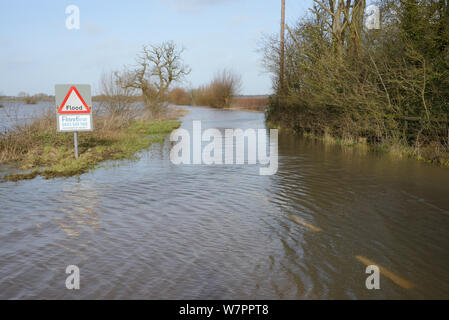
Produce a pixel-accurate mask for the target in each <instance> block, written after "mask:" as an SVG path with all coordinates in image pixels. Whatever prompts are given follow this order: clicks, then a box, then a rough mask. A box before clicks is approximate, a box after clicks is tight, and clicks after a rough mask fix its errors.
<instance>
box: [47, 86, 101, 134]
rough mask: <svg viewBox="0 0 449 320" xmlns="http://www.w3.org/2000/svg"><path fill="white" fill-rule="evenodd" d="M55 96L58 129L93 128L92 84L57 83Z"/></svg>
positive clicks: (82, 129) (74, 130) (69, 130)
mask: <svg viewBox="0 0 449 320" xmlns="http://www.w3.org/2000/svg"><path fill="white" fill-rule="evenodd" d="M55 96H56V108H57V113H56V114H57V123H58V125H57V126H58V131H60V132H76V131H92V130H93V121H92V98H91V91H90V85H86V84H81V85H80V84H76V85H71V84H57V85H56V86H55Z"/></svg>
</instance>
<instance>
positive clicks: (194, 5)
mask: <svg viewBox="0 0 449 320" xmlns="http://www.w3.org/2000/svg"><path fill="white" fill-rule="evenodd" d="M238 1H239V0H169V1H168V2H170V3H171V4H172V5H175V7H176V9H177V10H180V11H192V10H197V9H202V8H205V7H210V6H214V5H219V4H223V3H231V2H238Z"/></svg>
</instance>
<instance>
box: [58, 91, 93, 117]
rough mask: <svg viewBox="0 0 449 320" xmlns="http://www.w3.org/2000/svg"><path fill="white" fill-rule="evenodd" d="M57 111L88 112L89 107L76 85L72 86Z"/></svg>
mask: <svg viewBox="0 0 449 320" xmlns="http://www.w3.org/2000/svg"><path fill="white" fill-rule="evenodd" d="M58 113H90V108H89V107H88V106H87V104H86V102H85V101H84V99H83V97H81V95H80V93H79V92H78V90H76V87H75V86H72V87H70V89H69V92H68V93H67V96H66V97H65V98H64V101H63V102H62V104H61V106H60V107H59V109H58Z"/></svg>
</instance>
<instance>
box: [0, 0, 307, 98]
mask: <svg viewBox="0 0 449 320" xmlns="http://www.w3.org/2000/svg"><path fill="white" fill-rule="evenodd" d="M280 2H281V1H280V0H264V1H261V0H258V1H256V0H152V1H149V0H147V1H143V0H129V1H112V0H110V1H102V0H96V1H92V0H91V1H76V0H72V1H64V0H58V1H56V0H53V1H49V0H40V1H24V0H15V1H7V0H0V92H1V93H3V94H5V95H17V93H18V92H20V91H26V92H29V93H31V94H35V93H39V92H44V93H47V94H54V85H55V84H56V83H89V84H91V85H92V88H93V91H94V92H93V93H94V94H95V93H98V83H99V79H100V76H101V73H102V72H107V71H111V70H114V69H121V68H122V67H123V66H124V65H132V64H133V63H134V61H135V57H136V54H137V53H138V52H139V50H140V49H141V47H142V45H144V44H157V43H160V42H162V41H164V40H173V41H175V42H176V43H177V44H179V45H182V46H184V47H185V49H186V50H185V52H184V62H185V63H187V64H188V65H189V66H190V67H191V69H192V72H191V74H190V75H189V76H188V77H187V79H186V81H185V82H184V83H183V84H182V85H183V86H184V87H189V86H190V87H196V86H198V85H201V84H204V83H206V82H208V81H209V80H210V79H211V77H212V76H213V74H214V73H215V72H216V71H217V70H220V69H223V68H229V69H232V70H234V71H236V72H238V73H240V74H241V75H242V80H243V90H242V93H243V94H266V93H270V92H271V80H270V75H269V74H267V73H266V72H265V71H264V69H263V67H262V65H261V53H260V52H258V48H260V42H261V39H262V37H263V36H264V35H269V34H274V33H278V32H279V25H280ZM311 3H312V0H306V1H301V0H286V17H287V22H289V23H292V22H294V21H295V20H296V19H297V18H298V17H300V16H303V15H304V14H305V13H306V11H307V9H308V8H310V7H311ZM72 4H73V5H77V6H78V7H79V9H80V22H81V25H80V29H79V30H68V29H67V28H66V27H65V21H66V19H67V17H68V14H66V13H65V9H66V7H67V6H68V5H72Z"/></svg>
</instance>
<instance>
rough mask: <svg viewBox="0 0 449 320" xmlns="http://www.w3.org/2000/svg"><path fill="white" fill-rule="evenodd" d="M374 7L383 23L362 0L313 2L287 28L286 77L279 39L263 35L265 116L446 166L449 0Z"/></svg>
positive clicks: (394, 1) (385, 2)
mask: <svg viewBox="0 0 449 320" xmlns="http://www.w3.org/2000/svg"><path fill="white" fill-rule="evenodd" d="M375 5H376V7H377V9H378V10H379V17H380V28H379V29H372V28H367V27H366V26H365V23H364V22H365V20H364V19H365V18H366V17H364V13H365V9H366V8H365V7H366V1H364V0H345V1H343V0H328V1H316V0H315V1H314V5H313V8H311V10H310V14H309V15H308V16H306V17H304V18H301V19H299V20H298V21H297V23H296V24H295V25H289V26H287V28H286V29H287V32H286V41H285V67H284V72H283V79H284V80H283V82H282V83H281V81H280V79H282V77H280V74H281V72H280V70H281V67H280V65H281V57H280V44H279V40H278V39H277V37H272V38H269V39H266V43H265V48H264V51H265V59H264V62H265V65H266V67H267V68H268V69H269V70H270V71H271V72H272V73H273V75H274V89H275V91H276V94H275V95H273V96H272V97H271V101H270V104H269V109H268V120H269V121H270V122H271V123H275V124H278V125H280V126H282V127H288V128H291V129H294V130H296V131H298V132H305V133H307V134H312V135H315V136H330V137H334V138H336V139H341V140H342V141H346V142H352V143H357V142H358V141H366V142H367V143H368V144H371V145H375V146H377V147H380V148H382V149H389V150H391V149H398V148H399V149H403V150H408V151H407V152H409V153H410V154H411V155H412V156H414V157H417V158H422V159H426V160H428V161H432V162H440V163H448V164H449V157H448V156H447V155H448V152H449V126H448V120H449V1H447V0H439V1H435V0H382V1H378V2H376V3H375ZM376 7H375V8H374V11H372V12H371V13H368V12H367V14H368V15H371V16H370V19H372V18H374V19H375V18H376V10H375V9H376ZM374 26H375V24H374Z"/></svg>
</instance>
